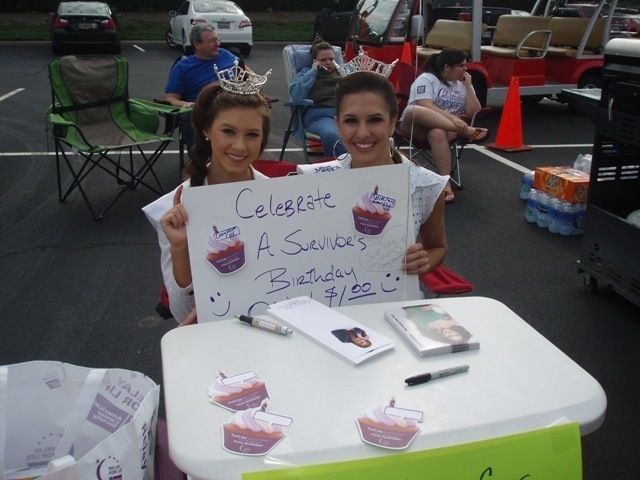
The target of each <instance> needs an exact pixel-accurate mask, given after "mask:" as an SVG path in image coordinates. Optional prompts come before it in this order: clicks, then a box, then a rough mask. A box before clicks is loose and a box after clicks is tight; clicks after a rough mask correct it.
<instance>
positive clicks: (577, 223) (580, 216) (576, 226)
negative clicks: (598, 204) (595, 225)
mask: <svg viewBox="0 0 640 480" xmlns="http://www.w3.org/2000/svg"><path fill="white" fill-rule="evenodd" d="M571 210H572V211H571V213H572V220H573V222H572V223H573V231H572V232H571V233H572V235H582V234H583V233H584V218H585V215H586V213H587V206H586V205H585V204H584V203H576V204H574V205H571Z"/></svg>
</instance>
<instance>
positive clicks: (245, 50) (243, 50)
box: [240, 45, 251, 57]
mask: <svg viewBox="0 0 640 480" xmlns="http://www.w3.org/2000/svg"><path fill="white" fill-rule="evenodd" d="M250 54H251V45H242V46H241V47H240V55H242V56H243V57H248V56H249V55H250Z"/></svg>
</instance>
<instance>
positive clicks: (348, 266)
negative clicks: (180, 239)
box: [183, 165, 420, 322]
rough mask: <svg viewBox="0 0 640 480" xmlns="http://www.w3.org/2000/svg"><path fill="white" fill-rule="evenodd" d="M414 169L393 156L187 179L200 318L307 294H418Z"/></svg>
mask: <svg viewBox="0 0 640 480" xmlns="http://www.w3.org/2000/svg"><path fill="white" fill-rule="evenodd" d="M408 178H409V173H408V168H407V166H405V165H390V166H386V167H374V168H365V169H362V168H361V169H354V170H345V171H341V172H335V173H324V174H316V175H298V176H290V177H280V178H271V179H269V180H257V181H250V182H237V183H228V184H223V185H215V186H204V187H196V188H188V189H185V191H184V194H183V197H184V198H183V202H184V206H185V208H186V210H187V213H188V215H189V222H188V225H187V235H188V238H189V255H190V260H191V273H192V277H193V285H194V292H195V296H196V310H197V311H198V321H199V322H204V321H212V320H218V319H225V318H229V317H231V316H233V315H240V314H247V313H249V314H252V315H256V314H260V313H264V311H265V310H266V308H267V306H268V305H270V304H272V303H275V302H278V301H281V300H285V299H288V298H293V297H298V296H301V295H307V296H309V297H311V298H314V299H315V300H317V301H319V302H322V303H324V304H325V305H327V306H329V307H338V306H345V305H354V304H359V303H373V302H385V301H391V300H401V299H406V298H410V299H413V298H420V292H419V287H418V279H417V278H416V276H415V275H405V273H404V272H403V270H402V260H403V257H404V252H405V249H406V247H407V245H408V243H412V242H413V239H414V238H415V234H414V231H413V230H414V229H413V226H412V223H411V222H410V221H409V219H410V215H409V195H408V190H409V181H408ZM408 239H411V242H409V241H408Z"/></svg>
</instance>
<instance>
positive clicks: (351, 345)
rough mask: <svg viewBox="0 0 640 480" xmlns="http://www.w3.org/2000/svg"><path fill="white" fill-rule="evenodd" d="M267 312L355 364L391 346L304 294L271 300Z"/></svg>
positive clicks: (368, 330) (359, 325) (350, 319)
mask: <svg viewBox="0 0 640 480" xmlns="http://www.w3.org/2000/svg"><path fill="white" fill-rule="evenodd" d="M267 313H268V314H269V315H271V316H273V317H274V318H277V319H278V320H280V321H282V322H284V323H286V324H287V325H289V326H290V327H291V328H293V329H294V330H299V331H300V332H302V333H303V334H305V335H307V336H308V337H310V338H311V339H312V340H315V341H316V342H318V343H319V344H321V345H323V346H324V347H326V348H328V349H330V350H332V351H334V352H336V353H337V354H339V355H340V356H342V357H344V358H346V359H348V360H350V361H352V362H353V363H354V364H356V365H358V364H360V363H362V362H364V361H365V360H367V359H369V358H371V357H374V356H376V355H379V354H381V353H382V352H386V351H387V350H391V349H392V348H393V346H394V345H393V342H392V341H391V340H390V339H389V338H387V337H385V336H384V335H382V334H380V333H378V332H376V331H374V330H372V329H371V328H370V327H367V326H364V325H362V324H360V323H358V322H356V321H355V320H353V319H352V318H349V317H347V316H346V315H343V314H341V313H339V312H337V311H336V310H334V309H332V308H329V307H327V306H325V305H323V304H322V303H320V302H317V301H315V300H313V299H312V298H309V297H306V296H303V297H296V298H292V299H289V300H284V301H282V302H277V303H274V304H273V305H271V306H269V308H268V309H267Z"/></svg>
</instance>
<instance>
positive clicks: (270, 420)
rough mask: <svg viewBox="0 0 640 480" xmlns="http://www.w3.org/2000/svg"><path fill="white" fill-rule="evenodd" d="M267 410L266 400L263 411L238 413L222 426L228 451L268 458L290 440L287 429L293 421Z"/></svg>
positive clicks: (257, 409)
mask: <svg viewBox="0 0 640 480" xmlns="http://www.w3.org/2000/svg"><path fill="white" fill-rule="evenodd" d="M266 410H267V401H266V400H264V401H263V402H262V404H261V405H260V407H259V408H249V409H247V410H242V411H239V412H236V413H235V414H234V415H233V416H232V417H231V418H230V419H229V421H228V422H227V423H224V424H222V445H223V447H224V449H225V450H226V451H227V452H231V453H237V454H240V455H265V454H267V453H268V452H269V451H270V450H271V449H272V448H273V447H275V446H276V444H277V443H278V442H280V440H282V439H283V438H284V437H286V435H285V433H284V432H283V427H288V426H290V425H291V424H292V423H293V420H292V419H291V418H290V417H284V416H282V415H275V414H273V413H268V412H267V411H266Z"/></svg>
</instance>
